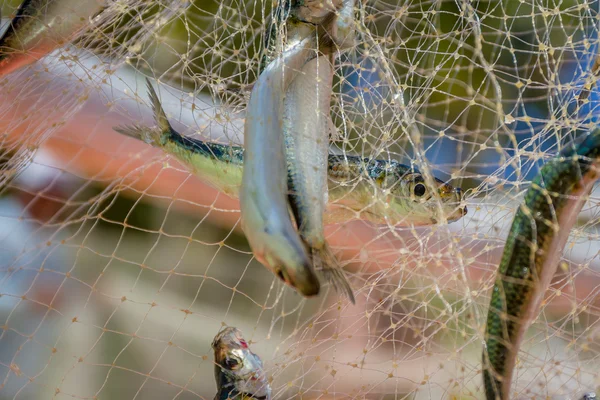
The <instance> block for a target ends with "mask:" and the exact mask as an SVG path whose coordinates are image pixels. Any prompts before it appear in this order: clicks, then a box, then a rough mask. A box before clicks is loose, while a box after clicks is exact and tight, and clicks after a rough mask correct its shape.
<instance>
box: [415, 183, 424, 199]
mask: <svg viewBox="0 0 600 400" xmlns="http://www.w3.org/2000/svg"><path fill="white" fill-rule="evenodd" d="M426 191H427V188H426V187H425V185H423V184H422V183H417V184H416V185H415V187H414V189H413V193H414V194H415V196H417V197H422V196H423V195H425V192H426Z"/></svg>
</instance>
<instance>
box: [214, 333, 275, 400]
mask: <svg viewBox="0 0 600 400" xmlns="http://www.w3.org/2000/svg"><path fill="white" fill-rule="evenodd" d="M212 348H213V350H214V352H215V381H216V383H217V394H216V396H215V399H214V400H226V399H240V400H243V399H260V400H270V399H271V386H270V385H269V381H268V379H267V376H266V374H265V370H264V368H263V364H262V361H261V359H260V357H259V356H257V355H256V354H254V353H253V352H252V351H250V348H249V347H248V343H246V341H245V340H244V337H243V336H242V332H240V331H239V329H237V328H234V327H226V328H224V329H222V330H221V331H220V332H219V333H218V334H217V336H215V339H214V340H213V342H212Z"/></svg>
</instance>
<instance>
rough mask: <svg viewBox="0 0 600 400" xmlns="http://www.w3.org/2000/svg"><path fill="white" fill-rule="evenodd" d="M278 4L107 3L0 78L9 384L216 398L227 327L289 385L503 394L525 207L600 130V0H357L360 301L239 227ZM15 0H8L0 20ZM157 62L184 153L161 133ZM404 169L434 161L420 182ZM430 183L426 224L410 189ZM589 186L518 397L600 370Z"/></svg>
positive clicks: (1, 312)
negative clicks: (495, 331) (489, 373)
mask: <svg viewBox="0 0 600 400" xmlns="http://www.w3.org/2000/svg"><path fill="white" fill-rule="evenodd" d="M54 1H65V2H68V1H67V0H54ZM49 2H50V1H49ZM71 3H72V2H71ZM280 3H282V4H286V3H287V2H284V1H281V2H280V1H271V0H268V1H266V0H264V1H263V0H258V1H255V0H226V1H217V0H193V1H177V0H172V1H164V0H156V1H155V0H149V1H145V0H143V1H142V0H109V1H106V2H104V4H103V5H102V9H101V11H100V12H99V13H97V14H94V16H93V17H92V18H91V19H90V20H89V21H86V23H85V24H84V25H85V26H84V28H82V29H81V30H78V31H77V32H76V34H74V36H73V37H72V38H70V39H69V41H68V42H67V43H59V45H57V46H56V47H55V48H54V49H53V50H52V51H51V52H49V53H48V54H46V55H45V56H43V57H39V60H37V61H34V62H31V63H30V64H28V65H25V66H23V67H22V68H20V69H18V70H15V71H13V72H11V73H8V74H6V75H4V76H1V77H0V127H1V130H0V164H1V165H0V170H1V171H2V172H1V173H0V185H1V186H0V399H30V398H34V399H46V398H48V399H50V398H55V399H63V398H64V399H67V398H68V399H105V398H106V399H110V398H118V399H125V400H128V399H131V400H133V399H178V400H179V399H207V398H209V399H210V398H214V396H215V393H217V390H218V388H217V387H216V384H215V379H214V375H215V365H216V364H215V358H214V351H215V350H214V349H213V347H211V344H212V343H213V340H214V338H215V335H217V333H218V332H221V330H222V329H223V326H225V325H227V326H235V327H237V328H239V330H240V331H241V332H243V334H244V336H243V338H244V340H245V342H247V344H248V345H249V346H250V348H251V349H252V352H253V353H255V354H258V355H260V359H261V360H262V370H263V371H262V372H264V375H265V376H266V380H267V381H268V384H269V387H270V396H271V397H272V398H274V399H288V398H303V399H329V398H331V399H333V398H366V399H429V400H437V399H484V398H485V391H484V380H483V369H484V365H483V364H482V357H481V355H482V347H483V343H484V341H485V339H486V334H485V332H486V318H487V313H488V308H489V305H490V299H491V298H492V291H493V287H494V284H495V279H496V272H497V270H498V267H499V265H500V261H501V256H502V252H503V250H504V246H505V244H506V242H507V238H508V237H509V229H510V227H511V222H512V220H513V217H514V216H515V214H516V212H517V210H518V209H519V207H520V206H521V204H522V203H523V200H524V196H525V193H526V192H527V190H528V189H529V188H531V187H532V181H533V180H534V179H535V177H536V176H537V175H538V174H539V173H540V170H541V169H542V167H543V166H544V165H546V164H547V163H548V162H551V161H552V160H554V159H555V157H557V155H558V154H560V153H561V152H563V151H564V149H566V148H569V147H570V146H572V144H573V143H580V142H581V141H582V140H583V137H584V136H585V135H586V134H587V133H589V132H592V131H594V130H595V129H596V128H597V119H598V115H599V112H600V91H599V89H598V86H597V84H596V79H597V76H596V75H597V71H596V70H597V68H596V66H597V59H598V54H600V50H599V48H600V45H599V38H598V18H599V11H598V10H599V7H600V3H599V2H598V1H583V0H573V1H569V2H551V1H546V0H543V1H537V2H534V1H496V2H492V1H480V2H474V1H446V0H443V1H403V2H401V1H382V0H364V1H362V0H361V1H359V0H356V1H355V6H354V7H352V10H351V12H350V13H349V14H351V16H349V17H348V19H347V21H349V24H350V27H349V28H347V29H349V31H350V32H352V34H353V36H354V41H353V43H351V45H350V46H349V47H347V48H344V49H343V50H342V49H339V51H336V52H335V54H334V55H333V56H332V57H331V69H332V71H333V80H332V88H331V93H332V95H331V104H330V114H331V124H330V125H329V126H328V129H329V130H330V133H329V138H330V141H331V144H330V146H329V149H328V151H329V154H328V157H329V158H328V162H329V164H328V167H329V168H330V170H328V176H329V181H328V194H327V196H328V197H327V202H328V204H329V205H328V207H327V209H326V211H325V214H324V219H325V221H326V224H325V236H326V241H327V243H328V245H329V247H330V248H331V251H332V253H333V254H334V255H335V257H336V259H337V261H338V262H339V264H340V266H341V268H342V269H343V271H344V273H345V275H346V277H347V279H348V282H349V284H350V286H351V287H352V289H353V292H354V296H355V300H356V304H355V305H352V304H351V303H350V302H349V301H348V300H346V299H345V298H344V297H343V296H340V295H339V293H337V292H336V291H335V290H334V288H333V287H332V285H330V284H329V283H328V282H327V281H326V280H322V281H321V289H320V293H319V295H318V296H316V297H311V298H304V297H303V296H301V295H300V294H298V293H297V292H296V291H294V290H293V289H292V288H290V287H289V286H288V285H285V284H284V283H283V282H282V281H281V280H280V279H279V278H278V277H277V276H275V275H274V274H273V273H272V272H271V271H270V270H268V269H267V268H265V267H264V266H263V265H261V263H260V262H258V261H257V260H256V259H254V257H253V254H252V249H251V248H250V246H249V244H248V241H247V239H246V237H245V236H244V234H243V231H242V229H241V225H240V204H239V201H238V196H237V190H238V189H239V182H240V179H241V175H240V174H241V169H240V160H241V157H243V144H244V122H245V116H246V106H247V105H248V102H249V99H250V94H251V92H252V89H253V85H254V84H255V82H257V79H258V77H259V76H260V73H261V72H262V71H263V70H264V68H265V65H266V63H268V62H269V61H268V60H272V59H273V58H276V57H278V56H280V55H281V53H282V51H283V50H284V48H285V46H287V44H288V43H287V42H286V40H287V39H286V36H285V35H286V29H287V28H288V27H289V26H290V25H289V21H287V20H286V18H284V16H282V15H281V12H279V11H278V8H277V7H278V6H279V5H280ZM305 3H307V4H309V5H310V4H317V5H318V4H320V3H323V2H320V1H317V0H315V1H306V2H305ZM324 3H328V4H329V3H332V4H333V3H336V1H333V0H332V1H326V2H324ZM324 3H323V4H324ZM20 4H21V1H19V0H0V11H1V15H2V23H1V25H0V31H2V32H3V31H4V30H6V29H8V24H9V23H10V21H11V19H12V18H13V17H14V16H15V15H16V13H17V10H18V7H19V6H20ZM2 51H4V49H3V48H2V47H0V53H1V52H2ZM147 79H148V80H149V81H150V83H151V85H152V87H153V88H154V89H155V90H156V94H157V97H158V99H159V101H160V104H161V105H162V108H163V109H164V115H165V116H166V119H167V120H168V123H169V124H170V126H171V128H172V130H173V131H175V132H176V133H177V134H178V135H179V136H178V138H179V139H177V140H179V142H177V143H180V144H181V143H183V144H186V146H183V145H182V146H183V148H185V149H187V150H186V151H188V152H181V151H180V149H181V148H182V147H174V148H171V150H172V151H170V150H169V149H167V148H166V147H165V143H166V142H165V143H162V144H161V145H160V146H159V145H156V144H157V143H156V142H154V141H155V138H159V137H160V136H159V135H157V136H150V134H153V133H154V134H156V132H157V130H156V128H157V123H156V121H155V115H154V111H153V109H152V106H153V102H152V101H151V98H150V97H149V92H148V86H147V83H146V80H147ZM159 122H160V121H159ZM115 127H138V128H140V129H145V131H144V132H147V133H148V135H147V136H141V138H142V139H144V140H138V139H139V138H140V136H139V135H137V136H136V135H134V134H133V133H134V131H128V132H129V133H128V134H129V135H130V136H135V137H134V138H131V137H127V136H126V135H123V134H121V133H118V132H117V131H115V130H114V129H113V128H115ZM135 132H137V131H135ZM174 137H175V136H171V138H174ZM167 144H168V143H167ZM192 144H193V145H192ZM194 146H196V147H194ZM178 149H179V150H178ZM189 149H195V150H194V151H189ZM178 151H179V153H177V152H178ZM182 154H183V155H182ZM198 154H201V157H200V158H201V159H202V162H204V164H201V168H197V169H194V165H196V164H193V163H191V162H190V160H191V158H189V159H186V158H185V157H198ZM215 160H217V161H218V162H216V161H215ZM332 160H333V161H332ZM335 160H338V161H339V164H336V162H337V161H335ZM334 161H335V162H334ZM353 163H354V164H353ZM334 167H335V168H337V169H336V170H334ZM352 168H354V169H352ZM400 168H405V169H403V170H402V171H404V172H405V173H410V174H413V173H414V174H416V173H418V174H419V175H418V177H419V180H418V181H417V180H415V179H412V180H410V181H408V180H407V181H406V182H408V183H407V184H409V185H412V186H410V189H411V192H412V194H413V195H412V197H411V195H408V197H407V196H404V197H403V196H398V193H402V192H401V191H399V190H400V187H399V185H400V183H398V182H404V181H403V180H402V179H398V177H399V176H404V175H401V174H398V171H400V170H401V169H400ZM375 172H379V174H377V173H375ZM335 174H338V176H337V178H336V176H335ZM340 175H341V176H343V177H344V179H341V178H340ZM393 177H396V179H393ZM419 184H420V185H422V186H423V188H421V187H419V188H418V189H417V185H419ZM236 185H237V186H236ZM444 185H447V186H444ZM443 187H447V188H452V189H456V188H460V189H461V191H460V193H459V194H456V193H458V192H452V190H450V189H446V192H448V193H455V196H457V197H459V198H458V200H457V201H455V200H456V199H454V200H452V202H448V201H446V200H444V199H445V198H444V197H443V196H442V193H445V192H444V191H443V190H442V188H443ZM433 189H438V190H433ZM422 190H423V195H425V194H426V197H427V205H431V207H429V208H426V207H423V208H422V209H421V210H425V209H427V210H430V211H428V212H430V214H427V215H426V216H428V217H427V220H426V221H425V222H424V220H423V219H418V218H417V217H416V216H415V214H414V213H413V214H410V213H406V215H405V214H402V210H403V208H398V207H395V205H397V204H398V203H397V201H398V200H397V199H398V198H399V199H404V200H407V199H410V200H411V201H418V204H419V205H420V206H421V205H422V204H423V203H422V202H420V200H419V199H417V198H416V197H415V196H416V194H418V193H421V191H422ZM394 196H396V197H394ZM419 197H420V196H419ZM588 197H589V198H588ZM584 200H585V203H584V205H583V209H582V211H581V213H579V214H578V216H577V220H576V222H575V224H574V227H573V229H572V230H571V231H570V233H569V236H568V240H567V242H566V245H565V248H564V251H562V252H561V253H560V261H559V263H558V268H557V272H556V273H555V274H554V275H553V276H552V278H551V280H550V282H549V287H548V289H547V290H546V291H545V293H544V295H543V296H542V298H541V300H540V307H539V314H538V315H537V316H536V317H535V318H534V319H533V320H532V323H531V326H530V327H529V329H528V330H527V332H526V334H525V335H524V337H523V340H522V342H521V344H520V349H519V352H518V356H517V357H516V365H515V367H514V371H513V376H512V382H511V387H510V398H511V399H512V398H514V399H538V398H540V399H544V398H549V399H556V400H563V399H578V398H583V396H584V395H585V396H588V398H594V397H591V396H594V395H593V393H594V391H596V392H597V391H598V388H599V387H600V372H599V371H600V322H599V318H600V296H599V295H600V290H599V289H600V231H599V227H600V191H599V189H598V187H597V186H596V187H595V188H593V189H592V191H591V194H590V195H589V196H586V198H585V199H584ZM450 203H451V205H450ZM411 204H412V203H411ZM415 204H417V203H415ZM332 205H334V206H332ZM398 210H400V212H399V211H398ZM452 211H454V212H455V213H456V214H454V215H453V214H451V212H452ZM465 211H466V213H465ZM419 216H421V214H419ZM532 246H533V245H532ZM532 248H533V247H532ZM225 329H227V328H225ZM217 364H218V363H217ZM218 365H221V364H218ZM262 372H261V373H262Z"/></svg>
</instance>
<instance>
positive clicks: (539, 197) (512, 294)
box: [482, 129, 600, 400]
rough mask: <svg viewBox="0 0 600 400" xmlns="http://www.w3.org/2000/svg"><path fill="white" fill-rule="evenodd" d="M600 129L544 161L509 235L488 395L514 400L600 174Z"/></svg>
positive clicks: (486, 362) (491, 317) (489, 332)
mask: <svg viewBox="0 0 600 400" xmlns="http://www.w3.org/2000/svg"><path fill="white" fill-rule="evenodd" d="M599 168H600V129H599V130H595V131H593V132H591V133H590V134H588V135H587V136H586V137H585V139H584V140H583V142H581V143H580V144H579V145H578V146H575V147H573V146H570V147H568V148H566V149H565V151H563V152H562V153H561V154H559V156H558V157H556V158H555V159H554V160H551V161H549V162H548V163H546V165H544V166H543V167H542V168H541V170H540V172H539V174H538V175H537V176H536V177H535V178H534V179H533V181H532V182H531V186H530V188H529V189H528V190H527V193H526V194H525V199H524V202H523V204H521V206H520V207H519V209H518V210H517V213H516V214H515V217H514V219H513V223H512V226H511V229H510V232H509V234H508V238H507V239H506V245H505V246H504V253H503V254H502V259H501V261H500V265H499V267H498V272H497V275H496V282H495V284H494V288H493V290H492V298H491V300H490V307H489V310H488V315H487V323H486V332H485V344H484V348H483V354H482V363H483V380H484V386H485V393H486V399H487V400H508V399H509V394H510V386H511V382H512V375H513V370H514V368H515V363H516V359H517V354H518V351H519V347H520V345H521V342H522V340H523V336H524V335H525V332H526V331H527V328H528V327H529V325H530V324H531V323H532V322H533V320H534V319H535V318H536V317H537V315H538V313H539V307H540V303H541V301H542V299H543V297H544V293H545V292H546V289H547V288H548V286H549V285H550V281H551V280H552V277H553V276H554V274H555V272H556V268H557V266H558V263H559V261H560V257H561V254H562V251H563V249H564V247H565V244H566V242H567V239H568V237H569V233H570V231H571V228H572V227H573V225H574V224H575V223H576V221H577V216H578V214H579V212H580V211H581V208H582V207H583V205H584V204H585V202H586V200H587V197H588V195H589V193H590V191H591V190H592V187H593V185H594V183H595V181H596V180H597V179H598V177H599V174H600V170H599Z"/></svg>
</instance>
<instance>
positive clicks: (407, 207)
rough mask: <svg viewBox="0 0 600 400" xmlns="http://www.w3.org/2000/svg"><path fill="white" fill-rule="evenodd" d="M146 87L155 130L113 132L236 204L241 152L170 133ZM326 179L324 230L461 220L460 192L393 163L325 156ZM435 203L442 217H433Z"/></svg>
mask: <svg viewBox="0 0 600 400" xmlns="http://www.w3.org/2000/svg"><path fill="white" fill-rule="evenodd" d="M147 85H148V92H149V95H150V99H151V102H152V106H153V109H154V115H155V119H156V122H157V126H156V127H148V126H143V125H134V126H119V127H115V128H114V129H115V131H117V132H119V133H121V134H123V135H127V136H129V137H133V138H135V139H138V140H141V141H143V142H145V143H147V144H149V145H151V146H153V147H156V148H159V149H161V150H163V151H164V152H165V153H167V154H170V155H172V156H173V157H175V158H176V159H177V160H179V161H180V162H181V163H182V164H183V165H185V166H187V167H188V168H189V169H190V171H191V172H193V173H194V174H195V175H196V176H197V177H198V178H200V179H201V180H202V181H204V182H207V183H208V184H209V185H211V186H212V187H214V188H216V189H217V190H219V191H220V192H223V193H225V194H227V195H229V196H231V197H233V198H238V197H239V190H240V185H241V181H242V172H243V163H244V148H243V147H239V146H230V145H224V144H218V143H210V142H205V141H203V140H199V139H194V138H190V137H187V136H184V135H182V134H180V133H179V132H177V131H175V130H174V129H173V128H172V127H171V124H170V123H169V121H168V119H167V116H166V114H165V112H164V110H163V108H162V105H161V103H160V100H159V98H158V95H157V94H156V91H155V90H154V88H153V87H152V84H151V83H150V81H149V80H147ZM327 176H328V189H329V190H328V191H329V194H328V196H327V198H328V202H329V203H328V212H327V213H325V218H324V223H325V224H334V223H344V222H348V221H351V220H354V219H363V220H367V221H371V222H373V223H376V224H391V225H393V226H427V225H432V224H436V223H438V222H440V221H443V220H446V221H448V222H453V221H457V220H459V219H460V218H462V217H463V216H464V215H466V214H467V208H466V206H465V205H464V204H463V192H462V190H461V189H460V188H454V187H452V186H451V185H449V184H447V183H444V182H443V181H441V180H440V179H437V178H436V179H435V181H436V185H437V187H436V188H435V190H431V189H430V188H428V187H427V186H426V185H425V180H424V178H423V176H422V175H421V174H420V173H419V171H417V170H416V169H414V168H412V167H411V166H408V165H404V164H400V163H399V162H397V161H394V160H383V159H371V158H365V157H357V156H351V155H340V154H331V153H330V154H329V155H328V165H327ZM436 192H437V193H436ZM438 199H439V200H438ZM440 200H441V208H442V212H443V213H442V215H438V213H439V206H440Z"/></svg>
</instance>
